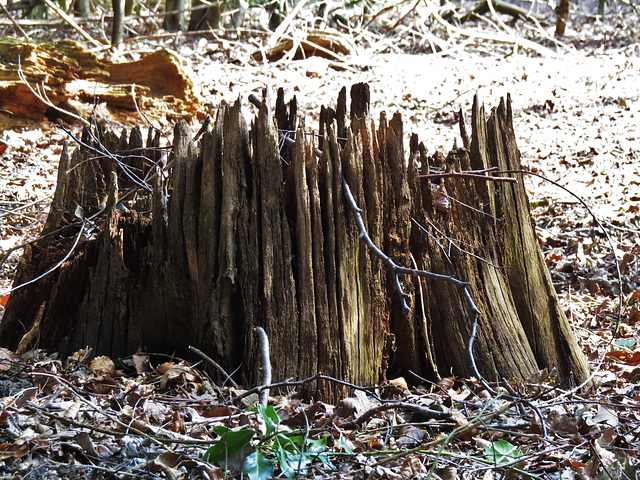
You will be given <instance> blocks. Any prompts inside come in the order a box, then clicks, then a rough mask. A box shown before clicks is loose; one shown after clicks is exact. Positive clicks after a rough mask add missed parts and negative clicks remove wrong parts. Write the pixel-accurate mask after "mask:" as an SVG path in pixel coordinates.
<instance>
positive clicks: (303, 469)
mask: <svg viewBox="0 0 640 480" xmlns="http://www.w3.org/2000/svg"><path fill="white" fill-rule="evenodd" d="M276 457H278V464H279V465H280V471H281V472H282V476H284V477H286V478H293V477H295V476H297V475H298V473H300V475H306V474H307V468H308V467H309V465H310V464H311V459H310V458H309V457H308V456H307V455H306V454H301V453H299V452H289V451H287V450H285V449H284V448H279V449H277V450H276Z"/></svg>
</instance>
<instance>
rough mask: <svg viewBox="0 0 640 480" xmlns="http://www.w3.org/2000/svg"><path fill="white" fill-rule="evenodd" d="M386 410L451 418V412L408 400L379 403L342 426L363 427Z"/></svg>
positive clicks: (348, 427)
mask: <svg viewBox="0 0 640 480" xmlns="http://www.w3.org/2000/svg"><path fill="white" fill-rule="evenodd" d="M386 410H410V411H412V412H416V413H419V414H421V415H424V416H425V417H427V418H433V419H436V420H447V419H450V418H451V414H450V413H449V412H445V411H439V410H432V409H430V408H427V407H423V406H422V405H417V404H415V403H408V402H388V403H383V404H382V405H378V406H376V407H373V408H371V409H370V410H367V411H366V412H364V413H363V414H362V415H360V416H359V417H358V418H356V419H355V420H353V421H351V422H345V423H342V424H340V428H345V429H347V430H351V429H354V428H358V427H361V426H362V425H363V424H364V423H365V422H366V421H368V420H369V419H370V418H371V417H373V416H374V415H375V414H377V413H380V412H384V411H386Z"/></svg>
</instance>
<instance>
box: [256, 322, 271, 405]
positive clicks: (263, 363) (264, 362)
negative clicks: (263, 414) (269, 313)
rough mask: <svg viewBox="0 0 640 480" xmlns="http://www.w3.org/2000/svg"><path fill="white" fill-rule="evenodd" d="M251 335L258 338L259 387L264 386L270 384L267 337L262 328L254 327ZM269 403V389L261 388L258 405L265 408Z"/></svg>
mask: <svg viewBox="0 0 640 480" xmlns="http://www.w3.org/2000/svg"><path fill="white" fill-rule="evenodd" d="M253 333H255V334H256V336H257V337H258V344H259V347H260V365H259V366H258V371H259V372H261V373H262V375H261V378H260V385H261V386H263V387H264V386H265V385H269V384H270V383H271V359H270V358H269V337H267V332H265V331H264V328H262V327H255V328H254V329H253ZM268 403H269V389H268V388H263V389H262V390H261V391H260V405H262V406H263V407H266V406H267V404H268Z"/></svg>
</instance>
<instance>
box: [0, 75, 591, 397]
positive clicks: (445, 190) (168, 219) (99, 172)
mask: <svg viewBox="0 0 640 480" xmlns="http://www.w3.org/2000/svg"><path fill="white" fill-rule="evenodd" d="M351 97H352V101H351V115H350V117H351V122H350V124H349V122H347V116H346V112H347V106H346V89H343V91H342V92H341V94H340V97H339V100H338V105H337V108H336V110H335V111H334V110H332V109H325V108H323V110H322V112H321V115H320V117H321V125H320V134H321V136H322V138H321V141H320V144H319V145H318V146H317V147H318V148H320V149H321V150H322V153H321V154H320V155H319V157H316V151H317V149H316V145H315V144H314V140H313V137H310V136H307V135H305V131H304V127H303V125H300V124H297V123H298V122H299V120H298V119H297V116H296V103H295V99H294V100H292V101H291V102H290V103H289V104H288V105H286V104H285V102H284V99H283V95H282V91H280V92H279V97H278V100H277V102H276V111H275V115H274V114H273V113H272V112H271V111H270V110H269V108H268V107H267V104H268V102H264V104H263V106H262V107H261V108H260V110H259V112H258V114H257V116H256V118H255V119H254V120H253V122H252V124H251V127H250V128H248V127H247V125H246V123H245V121H244V118H243V116H242V114H241V107H240V102H237V103H236V104H235V105H233V106H230V107H227V106H223V107H222V108H221V110H220V111H219V113H218V116H217V119H216V120H215V122H214V123H213V126H212V128H211V129H210V131H208V132H206V133H204V135H203V136H202V139H201V140H200V141H199V142H198V143H194V142H193V141H192V140H191V138H192V133H191V132H190V131H189V128H188V127H187V125H186V124H185V123H184V122H182V123H179V124H178V125H177V127H176V129H175V137H174V144H173V164H172V165H171V166H170V168H165V170H166V171H168V173H169V175H168V178H166V176H165V175H164V174H162V173H161V170H160V167H161V165H158V166H157V167H156V166H155V165H156V164H157V162H158V160H159V157H158V154H157V150H156V149H155V148H156V147H158V142H159V137H157V136H156V137H151V136H150V137H149V139H148V141H147V145H146V147H144V146H143V142H142V135H141V134H140V132H139V131H138V130H134V131H133V132H132V134H131V136H130V138H129V139H127V138H126V137H124V136H122V137H120V138H118V137H116V136H115V135H114V134H111V133H109V132H104V131H102V130H99V131H98V132H97V133H98V135H97V140H92V139H91V138H90V136H89V135H88V134H86V135H85V142H86V143H87V144H93V145H94V147H95V148H97V149H101V150H107V151H109V152H115V151H118V150H119V151H122V152H125V151H126V152H128V153H127V154H126V155H124V156H123V157H122V158H123V159H124V162H125V163H129V164H130V166H131V167H132V168H129V169H128V171H130V172H135V173H136V175H138V176H139V178H140V179H143V178H146V182H141V181H140V180H138V181H137V183H138V184H141V183H142V184H145V183H146V184H147V185H151V188H150V190H152V193H145V192H144V191H143V190H141V189H140V188H139V185H138V186H135V183H134V182H133V180H132V179H131V178H128V177H127V176H126V175H124V174H123V169H122V167H121V166H116V162H115V160H114V159H115V157H113V156H112V155H111V156H110V155H107V154H105V155H104V156H103V157H99V158H97V159H96V155H95V152H94V151H93V150H89V149H87V148H85V147H80V148H79V149H77V150H76V151H75V152H74V154H73V156H72V157H71V158H70V159H69V156H68V154H67V152H66V150H65V152H63V155H62V159H61V165H60V174H59V182H58V189H57V191H56V196H55V199H54V202H53V205H52V209H51V213H50V215H49V218H48V221H47V225H46V228H45V231H44V232H43V238H42V239H41V240H39V241H38V242H37V243H35V244H34V245H33V246H31V247H28V248H27V249H26V250H25V253H24V257H23V259H22V260H21V263H20V266H19V269H18V273H17V275H16V279H15V285H16V286H18V285H21V284H23V283H24V282H26V281H28V280H30V279H33V278H36V277H37V276H38V275H40V274H42V273H43V272H46V271H47V270H49V269H50V268H51V267H52V266H53V265H55V264H56V263H58V262H60V260H61V259H62V258H63V257H64V256H65V255H66V254H67V253H68V252H69V249H70V246H71V245H72V244H73V243H74V240H75V238H76V237H77V238H79V239H80V241H79V245H78V246H77V247H76V249H75V250H74V251H73V252H72V253H71V255H70V256H69V257H68V258H67V259H65V261H64V262H63V264H62V266H61V267H60V268H57V269H56V270H54V271H53V272H52V273H50V274H48V275H46V276H45V277H44V278H42V279H40V280H38V281H36V282H34V283H31V284H29V285H25V286H24V287H22V288H20V289H18V290H17V291H15V292H14V293H13V294H12V295H11V297H10V299H9V302H8V304H7V306H6V313H5V316H4V319H3V320H2V323H0V342H1V343H2V345H4V346H7V347H9V348H13V349H15V348H17V347H18V345H20V343H21V341H22V345H21V348H23V349H24V348H27V347H28V341H29V340H30V339H33V338H39V342H40V343H39V346H40V347H44V348H50V349H57V350H59V351H60V352H61V353H62V354H63V355H67V354H69V353H71V352H73V351H75V350H76V349H79V348H83V347H84V346H86V345H89V346H91V347H93V348H94V351H95V353H96V354H107V355H112V356H122V355H126V354H131V353H134V352H135V351H137V350H139V349H147V350H148V351H152V352H157V351H164V352H168V353H172V352H177V353H179V354H181V355H187V354H188V353H187V351H188V346H189V345H194V346H196V347H198V348H200V349H201V350H204V351H205V352H207V353H209V354H210V355H211V356H212V357H213V358H215V359H216V360H218V361H219V362H220V363H221V364H222V365H223V366H224V367H225V368H227V369H228V370H229V371H234V370H235V369H236V368H237V367H238V366H240V365H242V369H241V372H240V373H239V377H241V378H240V379H241V380H243V381H245V382H247V383H254V382H256V381H257V379H258V378H259V377H258V372H257V367H258V365H257V363H258V360H257V359H258V358H259V357H258V352H257V343H256V342H257V341H256V338H254V335H253V333H252V331H253V327H255V326H262V327H264V329H265V330H266V332H267V334H268V336H269V340H270V344H271V359H272V364H273V379H274V380H284V379H287V378H304V377H307V376H311V375H313V374H316V373H318V372H320V373H323V374H327V375H331V376H334V377H338V378H340V379H342V380H345V381H348V382H353V383H358V384H374V383H379V382H381V381H383V380H384V379H385V378H386V377H390V376H395V375H399V374H404V375H406V374H408V372H409V371H410V370H411V371H413V372H415V373H418V374H421V375H424V376H431V377H434V376H437V375H438V372H440V373H442V374H449V372H450V371H453V372H454V373H455V374H457V375H461V376H470V375H473V373H474V372H473V370H472V368H471V363H470V359H469V358H468V355H467V354H466V348H467V343H468V341H469V336H470V331H471V323H472V319H471V316H470V314H469V313H468V311H467V307H466V303H465V300H464V298H463V297H462V293H461V291H460V290H459V289H458V288H457V287H455V286H452V285H450V284H447V283H439V282H436V281H432V280H428V281H424V280H422V281H421V280H418V279H417V278H412V277H403V278H402V279H401V280H402V288H403V291H404V292H405V293H407V294H409V297H408V301H407V303H408V306H409V307H410V310H406V309H403V306H402V298H401V297H400V295H399V293H398V290H397V288H396V283H395V282H394V277H393V275H392V274H391V272H389V271H387V270H386V267H385V265H384V264H383V262H382V261H381V260H380V259H379V258H378V257H377V256H376V255H375V254H374V253H373V252H372V251H371V250H370V249H369V248H368V247H367V246H366V244H365V243H363V241H362V240H361V238H360V236H359V232H358V229H357V227H356V223H355V218H354V215H353V212H352V211H351V209H350V207H349V205H348V203H347V202H346V201H345V193H344V191H343V188H342V178H343V176H344V178H345V179H346V181H347V182H348V184H349V186H350V189H351V191H352V193H353V195H354V198H355V201H356V203H357V205H358V207H359V208H360V209H361V212H362V216H363V218H364V220H365V222H366V226H367V229H368V233H369V235H370V237H371V239H372V240H373V242H374V243H375V244H376V245H378V246H379V247H380V248H381V249H382V250H383V251H384V252H385V253H386V254H387V255H388V256H389V257H390V258H391V259H392V260H393V261H394V262H396V263H397V264H399V265H402V266H405V267H411V268H413V267H417V268H420V269H425V270H429V271H432V272H435V273H440V274H446V275H452V276H455V277H457V278H458V279H460V280H464V281H468V282H469V284H470V286H469V289H470V292H471V295H472V297H473V298H474V300H475V302H476V304H477V305H478V307H479V308H480V310H481V311H482V316H481V317H480V321H479V327H478V337H477V340H476V343H475V350H474V357H475V361H476V363H477V365H478V367H479V369H480V371H481V372H482V373H483V375H486V376H487V377H490V378H495V377H496V375H500V376H503V377H507V378H511V377H514V376H519V377H527V376H529V375H531V374H533V373H536V372H538V371H539V370H540V369H542V368H549V369H551V368H555V369H557V372H558V375H559V377H560V378H561V379H562V380H563V382H565V383H572V382H580V381H582V380H584V379H585V378H586V377H587V376H588V366H587V363H586V360H585V358H584V356H583V355H582V353H581V351H580V349H579V347H578V346H577V344H576V341H575V340H574V337H573V336H572V333H571V331H570V329H569V326H568V324H567V321H566V318H565V316H564V314H563V312H562V309H561V308H560V306H559V305H558V301H557V298H556V295H555V291H554V289H553V285H552V283H551V279H550V276H549V273H548V271H547V268H546V266H545V263H544V261H543V258H542V255H541V252H540V250H539V247H538V244H537V243H536V236H535V232H534V229H533V226H532V221H531V217H530V215H529V210H528V200H527V196H526V193H525V189H524V186H523V184H522V181H521V180H522V179H521V175H519V174H513V175H512V176H515V177H516V178H517V179H518V182H517V183H506V182H500V183H498V182H494V181H489V180H486V179H478V178H469V177H455V176H454V177H448V178H443V179H441V180H440V182H439V183H432V182H433V179H430V178H420V176H419V174H420V173H422V174H425V173H429V172H433V171H434V170H435V169H444V170H445V171H449V172H452V171H463V170H482V171H485V170H486V169H489V168H492V167H497V168H498V169H500V170H519V169H520V168H521V167H520V161H519V152H518V150H517V147H516V143H515V135H514V132H513V128H512V118H511V107H510V103H509V100H508V99H507V101H506V102H504V101H502V102H501V103H500V106H499V107H498V108H496V109H494V110H493V111H492V112H491V114H490V115H489V118H488V119H485V113H484V109H483V107H481V106H480V105H479V104H478V102H477V101H476V102H475V103H474V106H473V117H472V130H473V132H472V135H471V138H470V139H469V138H468V136H467V133H466V128H465V126H464V123H463V122H462V120H461V133H462V138H463V143H464V147H463V148H457V149H454V150H453V151H452V152H451V153H450V154H449V155H448V156H447V158H446V159H445V158H443V157H442V155H434V156H432V157H429V156H427V155H426V153H425V152H426V148H425V147H424V145H423V144H421V143H419V142H418V139H417V137H416V136H413V137H412V139H411V142H410V152H409V161H407V159H406V156H405V152H404V148H403V141H402V140H403V137H404V133H403V126H402V120H401V118H400V116H399V115H395V116H394V117H393V118H392V119H391V120H390V121H388V120H387V118H386V116H385V115H384V114H383V115H381V117H380V122H379V126H378V128H377V129H376V128H375V125H374V122H373V120H372V119H371V118H370V117H369V114H368V108H369V90H368V86H367V85H363V84H359V85H355V86H354V87H353V88H352V92H351ZM274 117H275V118H274ZM300 123H301V122H300ZM276 125H277V127H276ZM277 128H279V129H280V130H281V131H282V130H286V131H295V132H296V135H295V144H294V145H293V146H289V145H287V144H286V142H285V143H283V142H282V141H281V139H280V138H279V134H278V130H277ZM132 152H136V153H135V155H134V154H132ZM145 157H146V158H147V160H146V161H145V162H144V163H143V162H142V161H141V160H140V159H141V158H145ZM116 171H117V172H118V175H116V174H115V172H116ZM154 172H155V175H156V177H155V179H154V180H153V181H151V180H150V178H149V177H150V176H151V177H152V176H153V174H154ZM145 175H146V177H145ZM118 184H119V188H118ZM132 187H136V188H137V190H138V193H137V196H138V198H137V199H136V201H135V202H131V199H130V198H126V197H125V196H126V195H129V193H126V192H129V191H130V190H127V189H130V188H132ZM107 192H108V201H107V206H106V208H105V209H104V211H101V210H100V207H99V205H100V201H101V198H102V197H104V196H105V194H107ZM118 193H119V194H120V196H121V197H123V198H122V199H121V202H122V203H127V205H128V207H129V210H128V211H124V212H123V211H122V210H121V207H118V204H119V200H118V198H117V196H118ZM445 194H446V195H448V196H449V198H452V199H455V200H454V201H448V202H449V203H448V204H447V202H446V201H445V200H444V199H447V198H448V197H446V196H444V195H445ZM78 204H79V205H82V206H83V208H84V212H85V221H84V227H82V228H83V229H84V230H85V232H84V233H82V235H79V228H80V227H79V226H78V224H79V222H77V221H75V220H74V218H73V213H74V211H76V206H77V205H78ZM149 210H150V211H151V213H150V214H145V213H143V212H145V211H149ZM101 212H102V213H101ZM94 214H97V215H96V217H95V219H94V220H91V222H90V221H88V220H87V218H89V217H90V216H91V215H94ZM100 218H103V219H104V224H103V225H104V226H103V227H102V230H97V229H96V230H95V231H93V232H88V231H86V230H87V229H88V228H90V225H91V224H95V225H96V226H99V225H100V224H101V222H102V221H101V220H99V219H100ZM64 226H66V227H67V228H66V229H65V230H63V231H62V232H60V233H58V234H57V235H58V236H57V237H56V236H52V235H50V236H47V237H45V236H44V235H45V234H47V233H51V232H53V231H55V230H56V229H57V228H59V227H64ZM311 388H313V390H311ZM305 393H306V394H307V395H316V396H318V397H319V398H324V399H329V400H332V399H333V400H335V399H336V398H337V397H338V396H340V395H342V394H343V393H344V392H343V388H342V387H339V386H336V385H334V384H332V383H325V382H320V383H318V385H315V386H313V387H309V388H308V389H307V390H306V391H305Z"/></svg>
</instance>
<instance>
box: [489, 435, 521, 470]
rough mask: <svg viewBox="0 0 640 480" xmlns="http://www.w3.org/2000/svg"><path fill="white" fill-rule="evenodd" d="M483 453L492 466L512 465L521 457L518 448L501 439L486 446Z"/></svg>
mask: <svg viewBox="0 0 640 480" xmlns="http://www.w3.org/2000/svg"><path fill="white" fill-rule="evenodd" d="M484 453H485V454H486V455H487V458H488V459H489V461H490V462H491V463H493V464H494V465H504V464H507V463H512V462H514V461H516V460H517V459H518V458H520V457H521V456H522V452H521V451H520V450H518V447H516V446H515V445H512V444H511V443H509V442H507V441H506V440H502V439H500V440H497V441H495V442H492V443H490V444H489V445H487V446H486V447H485V449H484Z"/></svg>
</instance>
